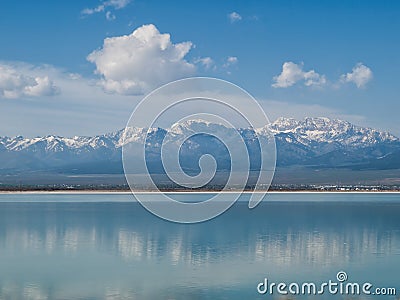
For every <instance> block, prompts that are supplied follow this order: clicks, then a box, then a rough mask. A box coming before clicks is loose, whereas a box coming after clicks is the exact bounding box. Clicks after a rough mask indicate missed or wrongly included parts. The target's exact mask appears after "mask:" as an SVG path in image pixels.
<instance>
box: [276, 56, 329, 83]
mask: <svg viewBox="0 0 400 300" xmlns="http://www.w3.org/2000/svg"><path fill="white" fill-rule="evenodd" d="M273 80H274V83H273V84H272V87H274V88H287V87H290V86H292V85H295V84H296V83H298V82H303V84H304V85H305V86H321V85H324V84H326V77H325V75H321V74H318V73H317V72H315V71H314V70H311V71H307V72H305V71H303V64H295V63H293V62H285V63H284V64H283V66H282V72H281V74H279V75H278V76H275V77H274V78H273Z"/></svg>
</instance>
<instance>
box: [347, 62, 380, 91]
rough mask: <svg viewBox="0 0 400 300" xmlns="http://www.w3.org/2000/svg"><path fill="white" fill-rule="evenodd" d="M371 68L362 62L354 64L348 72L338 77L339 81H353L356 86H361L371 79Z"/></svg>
mask: <svg viewBox="0 0 400 300" xmlns="http://www.w3.org/2000/svg"><path fill="white" fill-rule="evenodd" d="M372 77H373V74H372V70H371V69H370V68H368V67H367V66H365V65H363V64H362V63H358V64H356V65H355V66H354V67H353V69H352V71H351V72H350V73H346V74H343V75H342V76H341V77H340V80H341V82H343V83H346V82H350V83H354V84H355V85H356V86H357V87H358V88H363V87H365V86H366V84H367V83H368V82H370V81H371V80H372Z"/></svg>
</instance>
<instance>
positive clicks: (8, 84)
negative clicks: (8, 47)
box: [0, 64, 60, 99]
mask: <svg viewBox="0 0 400 300" xmlns="http://www.w3.org/2000/svg"><path fill="white" fill-rule="evenodd" d="M34 73H35V70H26V69H25V70H24V69H23V68H22V70H19V69H18V67H15V66H12V65H7V64H0V98H7V99H15V98H19V97H24V96H28V97H41V96H53V95H56V94H58V93H59V92H60V89H59V88H58V87H56V86H55V85H54V83H53V81H52V80H50V78H49V77H48V76H42V75H38V74H34ZM36 73H37V72H36Z"/></svg>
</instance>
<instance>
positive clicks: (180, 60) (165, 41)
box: [87, 24, 196, 95]
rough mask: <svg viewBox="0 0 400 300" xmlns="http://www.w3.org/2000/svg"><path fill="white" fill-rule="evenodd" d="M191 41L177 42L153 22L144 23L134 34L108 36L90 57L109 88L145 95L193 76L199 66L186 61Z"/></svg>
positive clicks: (115, 90) (106, 87)
mask: <svg viewBox="0 0 400 300" xmlns="http://www.w3.org/2000/svg"><path fill="white" fill-rule="evenodd" d="M192 46H193V45H192V43H191V42H182V43H177V44H173V43H172V42H171V38H170V35H169V34H166V33H165V34H161V33H160V32H159V31H158V29H157V28H156V26H154V25H153V24H150V25H143V26H141V27H139V28H137V29H136V30H135V31H133V32H132V33H131V34H130V35H124V36H117V37H111V38H106V39H105V40H104V44H103V47H102V48H101V49H99V50H96V51H93V52H92V53H90V54H89V55H88V57H87V59H88V60H89V61H90V62H92V63H94V64H96V73H98V74H100V75H101V76H102V80H101V84H102V85H103V87H104V89H105V91H107V92H111V93H119V94H127V95H129V94H142V93H145V92H147V91H149V90H151V89H152V88H155V87H157V86H159V85H160V84H164V83H167V82H169V81H171V80H175V79H179V78H183V77H186V76H190V75H193V74H194V73H195V71H196V66H195V65H194V64H191V63H189V62H188V61H186V60H185V56H186V54H188V52H189V51H190V49H191V48H192Z"/></svg>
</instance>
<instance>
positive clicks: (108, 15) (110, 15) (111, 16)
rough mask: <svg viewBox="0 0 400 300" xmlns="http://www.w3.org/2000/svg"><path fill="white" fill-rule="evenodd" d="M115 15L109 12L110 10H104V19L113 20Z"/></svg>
mask: <svg viewBox="0 0 400 300" xmlns="http://www.w3.org/2000/svg"><path fill="white" fill-rule="evenodd" d="M115 18H116V17H115V15H114V14H113V13H112V12H111V11H107V12H106V19H107V20H108V21H112V20H115Z"/></svg>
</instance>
